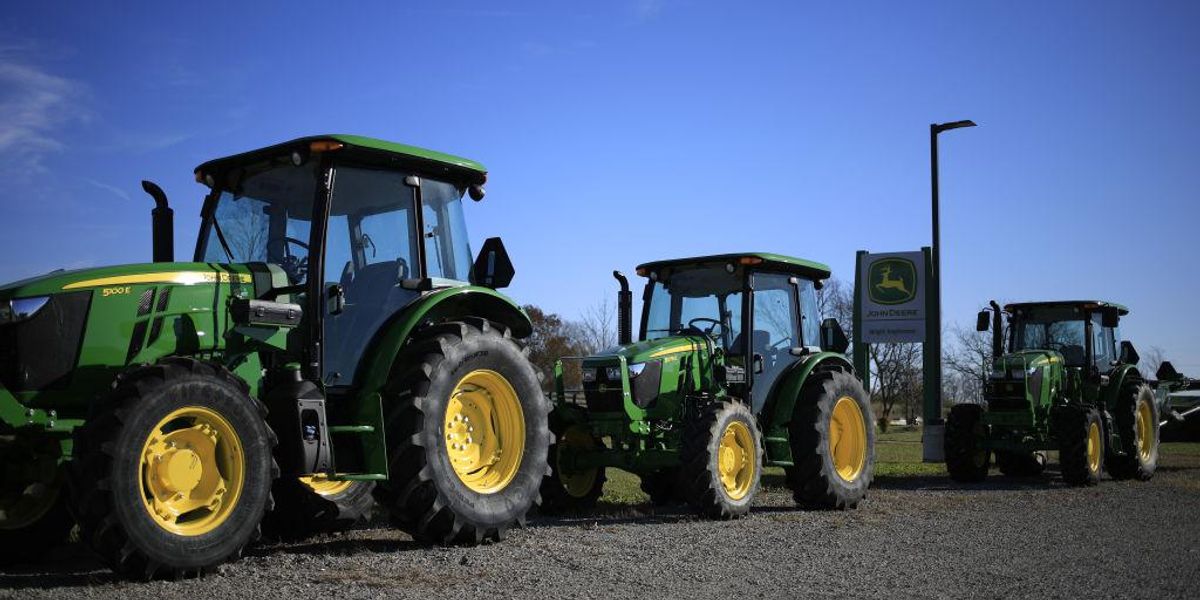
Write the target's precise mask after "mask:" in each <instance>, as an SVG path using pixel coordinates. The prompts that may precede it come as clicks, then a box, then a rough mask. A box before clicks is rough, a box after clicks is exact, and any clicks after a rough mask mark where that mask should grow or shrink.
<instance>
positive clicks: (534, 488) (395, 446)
mask: <svg viewBox="0 0 1200 600" xmlns="http://www.w3.org/2000/svg"><path fill="white" fill-rule="evenodd" d="M409 348H411V350H410V351H408V352H406V353H405V355H404V356H402V357H401V358H400V359H399V360H398V361H397V363H396V365H395V367H393V372H392V374H393V377H392V380H393V382H394V385H393V386H392V387H391V388H390V389H389V396H390V402H391V406H390V411H389V415H388V421H387V426H386V430H387V436H388V446H389V450H390V451H389V459H390V461H391V462H390V469H389V472H390V478H389V479H388V481H386V482H383V483H381V484H380V485H379V486H378V487H376V488H375V490H376V492H375V497H376V499H377V500H378V501H379V502H380V504H382V505H383V506H384V507H386V508H387V509H388V511H389V512H390V513H391V517H392V522H393V523H394V524H395V525H396V526H397V527H399V528H400V529H402V530H404V531H406V532H408V533H409V534H410V535H412V536H413V538H414V539H416V540H418V541H420V542H423V543H436V544H478V543H480V542H482V541H483V540H485V539H493V540H497V541H498V540H500V539H502V538H503V537H504V535H505V533H506V532H507V530H509V529H511V528H513V527H518V526H521V525H523V524H524V522H525V516H526V514H527V513H528V512H529V510H530V509H531V508H532V507H533V506H534V505H535V504H536V503H537V502H538V500H539V495H538V488H539V487H540V485H541V482H542V478H543V477H545V476H546V475H548V474H549V472H550V468H549V466H548V465H547V463H546V456H547V451H548V447H549V445H550V437H551V436H550V430H549V427H548V425H547V415H548V414H549V412H550V404H549V403H548V402H547V401H546V398H545V397H544V396H543V395H542V390H541V386H540V383H539V381H538V377H537V373H536V371H535V370H534V367H533V365H532V364H531V363H530V362H529V360H528V358H526V355H525V353H524V352H523V351H522V349H521V347H520V346H518V345H517V343H516V342H515V341H513V340H512V339H511V338H510V337H509V332H508V330H507V329H497V327H496V326H494V325H493V324H491V323H489V322H488V321H485V320H481V319H468V320H465V321H462V322H447V323H443V324H440V325H434V326H430V327H427V328H425V329H424V330H423V331H420V332H418V333H416V334H414V339H413V340H412V342H411V344H410V345H409Z"/></svg>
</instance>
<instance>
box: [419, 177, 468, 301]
mask: <svg viewBox="0 0 1200 600" xmlns="http://www.w3.org/2000/svg"><path fill="white" fill-rule="evenodd" d="M465 191H466V188H462V187H457V186H454V185H451V184H449V183H446V182H443V181H434V180H432V179H428V178H425V179H422V180H421V218H422V220H423V221H424V222H425V232H424V234H425V266H426V267H427V268H428V269H429V273H428V276H429V277H441V278H443V279H456V280H458V281H468V280H470V277H471V245H470V242H469V240H467V221H466V219H465V218H464V217H463V206H462V196H463V193H464V192H465Z"/></svg>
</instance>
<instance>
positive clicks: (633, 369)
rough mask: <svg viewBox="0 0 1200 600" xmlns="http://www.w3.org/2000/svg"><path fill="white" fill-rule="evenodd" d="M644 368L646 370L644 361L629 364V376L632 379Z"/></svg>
mask: <svg viewBox="0 0 1200 600" xmlns="http://www.w3.org/2000/svg"><path fill="white" fill-rule="evenodd" d="M645 370H646V363H637V364H633V365H629V378H630V379H634V378H636V377H637V376H638V375H641V374H642V371H645Z"/></svg>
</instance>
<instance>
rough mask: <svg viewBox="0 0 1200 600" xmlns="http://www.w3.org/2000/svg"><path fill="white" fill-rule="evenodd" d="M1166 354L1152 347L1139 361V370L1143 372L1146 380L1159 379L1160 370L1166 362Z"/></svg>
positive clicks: (1160, 349) (1156, 347) (1158, 348)
mask: <svg viewBox="0 0 1200 600" xmlns="http://www.w3.org/2000/svg"><path fill="white" fill-rule="evenodd" d="M1165 354H1166V353H1165V352H1164V351H1163V349H1162V348H1160V347H1158V346H1150V349H1149V350H1146V351H1145V354H1144V355H1143V356H1142V357H1141V360H1139V361H1138V370H1139V371H1141V372H1142V376H1143V377H1145V378H1146V379H1157V378H1158V368H1159V367H1161V366H1162V364H1163V361H1165V360H1166V357H1165Z"/></svg>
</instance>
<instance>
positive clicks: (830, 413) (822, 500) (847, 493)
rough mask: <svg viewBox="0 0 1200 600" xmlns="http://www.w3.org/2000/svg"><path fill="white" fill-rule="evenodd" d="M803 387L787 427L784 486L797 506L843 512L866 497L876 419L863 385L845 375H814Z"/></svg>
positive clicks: (873, 469)
mask: <svg viewBox="0 0 1200 600" xmlns="http://www.w3.org/2000/svg"><path fill="white" fill-rule="evenodd" d="M818 376H819V377H821V379H817V380H814V381H812V382H811V383H809V384H807V385H806V386H805V390H804V392H803V393H802V397H801V399H800V402H798V403H797V405H796V409H795V413H794V416H793V417H792V423H791V425H790V427H789V432H790V434H791V443H792V460H793V461H794V462H795V466H793V467H788V468H787V483H788V487H789V488H791V490H792V496H793V497H794V498H795V500H796V503H797V504H800V505H801V506H808V507H812V508H832V509H838V510H844V509H848V508H856V507H857V506H858V504H859V503H860V502H862V501H863V499H864V498H866V497H867V488H869V487H870V486H871V479H872V478H873V477H874V476H875V425H874V423H875V418H874V416H873V415H872V413H871V400H870V397H869V396H868V395H867V392H866V390H864V389H863V386H862V382H860V381H859V380H858V379H857V378H856V377H854V376H853V375H851V374H849V373H841V372H832V373H828V374H820V375H818Z"/></svg>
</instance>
